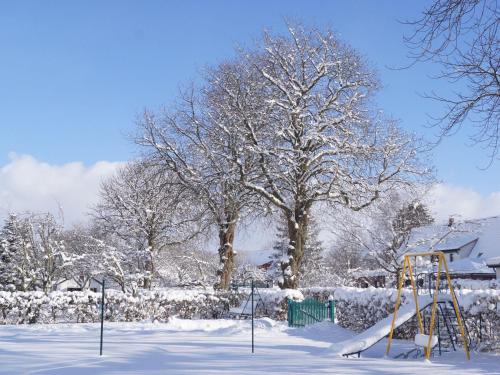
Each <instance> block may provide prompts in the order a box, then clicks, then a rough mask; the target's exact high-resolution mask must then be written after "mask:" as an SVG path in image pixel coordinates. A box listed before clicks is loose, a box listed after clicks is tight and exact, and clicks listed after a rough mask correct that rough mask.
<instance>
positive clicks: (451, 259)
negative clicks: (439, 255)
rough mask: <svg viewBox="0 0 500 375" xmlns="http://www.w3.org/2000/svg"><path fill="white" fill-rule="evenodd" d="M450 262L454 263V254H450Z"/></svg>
mask: <svg viewBox="0 0 500 375" xmlns="http://www.w3.org/2000/svg"><path fill="white" fill-rule="evenodd" d="M450 262H453V253H451V254H450Z"/></svg>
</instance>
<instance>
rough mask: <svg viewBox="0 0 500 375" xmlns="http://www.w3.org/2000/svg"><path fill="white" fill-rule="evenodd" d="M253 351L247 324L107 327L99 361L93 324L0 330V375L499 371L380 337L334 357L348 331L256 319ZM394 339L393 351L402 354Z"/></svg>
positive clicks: (498, 365)
mask: <svg viewBox="0 0 500 375" xmlns="http://www.w3.org/2000/svg"><path fill="white" fill-rule="evenodd" d="M256 327H257V328H256V331H255V333H256V336H255V337H256V346H255V354H253V355H252V354H251V348H250V322H248V321H230V320H180V319H172V320H171V321H170V322H169V323H168V324H152V323H106V325H105V341H104V356H103V357H102V358H99V356H98V350H99V325H98V324H59V325H33V326H1V327H0V373H1V374H71V375H73V374H262V373H264V374H265V373H272V374H365V375H366V374H422V373H425V372H429V373H432V374H433V375H434V374H454V375H459V374H500V356H493V355H486V354H476V353H473V354H472V360H471V361H470V362H467V361H466V360H465V355H464V353H463V352H456V353H449V354H447V355H444V356H443V357H437V358H435V359H434V360H433V362H432V363H425V362H424V361H423V360H422V359H412V360H395V359H384V358H382V357H383V352H384V345H385V340H383V341H382V342H380V343H379V344H377V345H376V346H375V347H373V348H372V349H370V350H369V351H368V352H367V353H366V354H365V355H364V356H363V357H362V358H360V359H358V358H349V359H346V358H342V357H337V356H335V355H333V354H332V352H331V349H329V347H330V346H331V345H332V343H335V342H340V341H342V340H345V339H348V338H350V337H352V333H351V332H348V331H346V330H343V329H342V328H339V327H337V326H333V325H332V324H331V323H326V322H325V323H321V324H318V325H316V326H312V327H308V328H288V327H287V326H286V325H285V324H284V323H277V322H274V321H272V320H268V319H261V320H258V321H256ZM411 345H412V344H411V343H409V342H396V343H395V345H394V347H393V350H392V354H393V355H396V354H397V353H399V352H401V351H403V350H407V349H409V348H410V347H411Z"/></svg>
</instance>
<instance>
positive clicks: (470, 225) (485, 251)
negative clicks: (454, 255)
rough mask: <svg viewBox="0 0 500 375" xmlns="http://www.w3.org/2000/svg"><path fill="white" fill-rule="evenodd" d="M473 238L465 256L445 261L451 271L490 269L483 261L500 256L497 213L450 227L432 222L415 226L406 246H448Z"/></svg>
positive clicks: (415, 248)
mask: <svg viewBox="0 0 500 375" xmlns="http://www.w3.org/2000/svg"><path fill="white" fill-rule="evenodd" d="M476 239H477V242H476V243H475V244H474V246H473V248H472V250H471V252H470V254H469V256H468V257H467V258H465V259H460V260H459V259H456V260H455V261H453V262H448V266H449V267H450V271H452V272H466V271H467V272H474V273H493V272H492V270H491V269H488V267H487V266H486V264H489V263H490V262H492V260H494V259H500V245H499V244H500V216H494V217H489V218H484V219H475V220H468V221H463V222H460V223H456V224H454V225H453V226H452V227H449V226H448V225H435V224H433V225H428V226H424V227H421V228H416V229H414V230H413V231H412V234H411V238H410V240H409V242H408V244H407V247H406V248H407V249H410V250H411V251H412V252H421V251H429V250H430V249H432V250H434V251H443V250H451V249H458V248H462V247H464V246H465V245H467V244H471V243H472V242H473V241H475V240H476Z"/></svg>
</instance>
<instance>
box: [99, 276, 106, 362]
mask: <svg viewBox="0 0 500 375" xmlns="http://www.w3.org/2000/svg"><path fill="white" fill-rule="evenodd" d="M105 285H106V280H105V279H102V294H101V345H100V349H99V355H100V356H102V338H103V332H104V288H105Z"/></svg>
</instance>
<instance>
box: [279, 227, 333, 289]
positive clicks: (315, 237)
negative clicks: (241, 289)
mask: <svg viewBox="0 0 500 375" xmlns="http://www.w3.org/2000/svg"><path fill="white" fill-rule="evenodd" d="M319 232H320V230H319V226H318V225H317V222H316V220H314V219H311V220H310V222H309V226H308V228H307V241H306V246H305V247H304V260H303V261H302V263H301V266H300V270H299V272H300V280H301V281H300V283H301V286H313V285H317V284H318V283H319V282H320V281H321V279H322V278H323V277H324V276H325V273H326V272H327V270H326V265H325V260H324V257H323V255H324V254H323V252H324V248H323V244H322V242H321V241H320V240H319ZM288 246H289V240H288V228H287V223H286V220H285V219H284V218H282V219H281V220H280V222H279V224H278V226H277V231H276V240H275V242H274V245H273V250H274V251H273V254H272V255H271V256H270V258H271V259H272V260H273V261H274V264H273V270H274V272H273V273H274V275H273V277H275V278H281V277H282V276H283V275H282V270H281V268H280V263H281V261H282V260H283V259H284V258H286V257H288V255H287V252H288Z"/></svg>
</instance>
